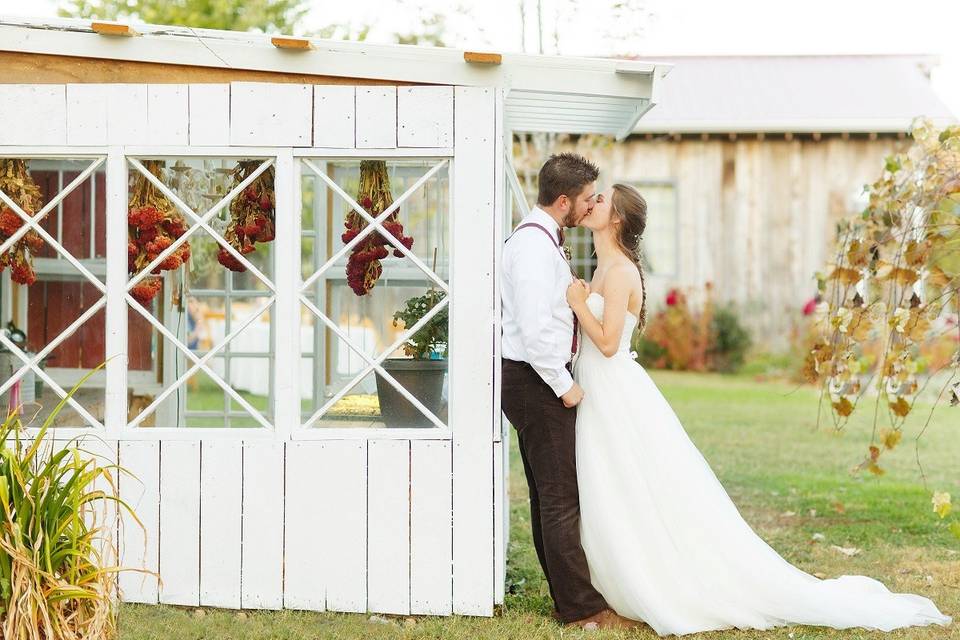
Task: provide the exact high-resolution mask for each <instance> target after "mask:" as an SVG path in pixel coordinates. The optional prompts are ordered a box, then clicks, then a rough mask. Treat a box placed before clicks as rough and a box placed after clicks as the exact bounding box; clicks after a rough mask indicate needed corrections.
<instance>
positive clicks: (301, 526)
mask: <svg viewBox="0 0 960 640" xmlns="http://www.w3.org/2000/svg"><path fill="white" fill-rule="evenodd" d="M324 446H325V444H324V443H321V442H289V443H287V445H286V488H285V491H286V496H285V497H286V502H285V504H284V576H283V606H284V607H285V608H287V609H308V610H312V611H323V610H325V609H326V591H325V590H326V584H327V580H328V576H327V574H326V573H325V571H324V561H325V558H324V556H325V553H324V550H325V549H328V547H325V546H323V544H322V539H323V538H322V536H323V531H324V529H325V528H327V527H329V525H330V520H329V513H330V512H328V511H327V510H326V509H321V508H320V503H321V495H322V493H321V492H322V490H323V488H324V486H325V485H324V480H325V478H326V474H325V471H324V469H323V467H322V466H321V465H322V462H323V455H324ZM354 506H356V505H354Z"/></svg>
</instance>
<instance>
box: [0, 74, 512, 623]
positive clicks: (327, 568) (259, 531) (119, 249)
mask: <svg viewBox="0 0 960 640" xmlns="http://www.w3.org/2000/svg"><path fill="white" fill-rule="evenodd" d="M5 72H9V70H7V71H5ZM7 79H9V78H8V77H7ZM88 79H89V78H88ZM141 80H142V78H141ZM294 93H295V94H296V95H295V96H294V97H295V98H297V99H291V98H290V96H291V94H294ZM230 95H232V96H233V97H232V100H231V99H230V98H229V96H230ZM188 97H189V98H190V99H189V100H188ZM161 103H162V105H164V108H153V109H151V108H148V107H149V105H150V104H154V105H161ZM374 103H375V105H376V106H375V108H374V107H373V106H371V105H373V104H374ZM111 104H114V105H115V106H113V107H111ZM334 104H336V105H340V106H338V107H334V106H332V105H334ZM231 107H232V108H231ZM4 109H5V110H7V111H8V112H10V113H12V114H14V116H15V117H16V118H17V120H18V122H20V123H21V126H19V127H17V128H16V130H11V129H8V130H5V131H4V132H0V154H4V155H16V154H26V155H31V154H32V155H35V156H41V157H42V156H43V155H44V154H45V153H47V152H49V153H50V154H69V153H71V152H77V153H87V154H90V153H94V154H100V155H105V156H106V158H107V159H106V163H107V173H106V176H107V177H106V184H105V185H101V186H102V187H103V189H102V191H103V192H105V193H107V196H106V197H107V204H106V208H107V220H106V222H105V224H106V225H107V226H108V228H110V227H111V223H112V224H113V227H112V228H115V229H120V232H119V233H115V234H108V238H107V245H108V246H107V249H106V251H107V272H108V274H107V280H106V287H107V321H106V325H107V326H106V327H105V328H104V327H102V326H101V327H100V331H101V332H104V331H105V332H106V334H107V335H106V345H107V346H106V349H107V353H108V357H110V356H114V355H120V356H121V357H117V358H111V359H110V360H109V361H108V363H107V371H106V381H107V382H106V384H107V389H106V403H107V413H106V419H105V426H104V427H103V428H99V427H98V428H89V429H83V428H79V429H70V428H65V429H60V430H57V431H56V433H54V434H53V435H54V439H55V442H54V445H53V446H56V447H63V446H65V442H66V440H67V439H68V438H70V437H72V436H73V435H77V434H80V433H83V434H89V435H84V436H83V437H84V448H85V449H87V450H89V451H90V455H98V456H101V457H102V458H101V459H102V461H104V462H109V463H114V462H119V464H120V465H122V466H123V467H124V468H125V469H127V470H128V471H129V472H130V473H132V474H133V476H135V477H131V476H130V475H127V474H122V475H121V476H120V478H119V488H120V493H121V496H122V498H123V499H124V500H126V501H127V502H128V503H129V504H130V505H131V506H132V507H133V508H134V509H135V511H136V513H137V514H138V516H139V518H140V520H141V521H142V522H143V528H142V529H141V528H140V527H139V526H137V525H136V524H135V523H134V522H133V521H132V519H131V518H130V517H128V516H126V515H124V514H121V517H120V519H119V522H117V526H116V528H115V529H113V528H112V527H108V529H110V531H111V532H112V534H113V535H115V536H116V540H117V541H118V553H119V556H120V562H121V563H122V564H123V565H124V566H128V567H142V568H145V569H148V570H150V571H153V572H159V574H160V576H161V579H162V582H158V581H157V579H156V578H155V577H153V576H151V575H143V574H137V573H132V572H129V573H123V574H122V575H121V576H120V578H119V580H120V586H121V588H122V590H123V596H122V597H123V600H125V601H127V602H142V603H169V604H177V605H189V606H198V605H206V606H215V607H227V608H263V609H280V608H288V609H309V610H318V611H323V610H330V611H348V612H366V611H371V612H380V613H391V614H436V615H447V614H452V613H459V614H468V615H492V614H493V610H494V606H495V605H496V604H498V603H502V601H503V587H502V581H503V565H502V563H503V558H504V555H505V546H506V541H505V533H504V531H503V522H504V518H503V515H502V514H499V515H498V514H497V513H496V512H497V510H504V509H506V508H507V506H506V502H505V499H504V496H505V493H504V487H505V485H506V482H505V477H504V474H505V469H506V467H505V464H504V460H503V455H504V453H503V447H502V445H501V443H500V442H499V430H498V429H497V428H495V425H499V422H498V420H495V414H496V416H497V418H499V411H497V410H495V408H494V404H493V400H494V397H496V396H495V393H494V384H495V379H494V357H493V356H494V353H493V344H494V337H495V336H494V331H495V327H496V324H495V321H494V312H495V309H496V305H495V300H494V294H495V287H494V275H495V273H494V264H493V259H494V251H495V242H496V241H495V234H496V221H497V220H498V219H499V217H500V216H499V214H498V213H497V208H498V207H500V206H502V204H501V203H500V202H499V198H500V196H499V192H498V185H500V184H502V183H501V182H500V180H499V178H498V172H500V171H502V170H503V165H502V161H501V158H502V154H500V153H498V151H499V150H500V149H501V148H502V147H501V146H500V145H501V140H500V135H499V132H500V127H501V124H500V120H499V118H500V113H501V109H502V94H501V93H500V92H499V91H498V90H495V89H491V88H482V87H481V88H476V87H433V86H430V87H403V88H399V89H398V88H394V87H384V88H382V89H380V88H377V89H372V88H365V89H360V88H358V89H356V91H354V90H353V88H352V87H320V86H318V87H309V86H294V87H291V86H290V85H277V84H274V83H256V84H251V83H239V84H232V85H229V84H189V85H187V84H182V85H168V84H167V85H160V84H120V85H108V84H107V85H90V84H84V85H79V84H66V85H65V86H64V85H49V84H46V85H42V86H34V85H33V84H29V85H23V84H20V85H3V84H0V110H4ZM276 109H280V110H281V111H282V113H283V116H284V117H281V118H277V117H273V118H271V115H272V114H274V110H276ZM120 116H123V117H120ZM314 118H316V119H317V121H316V125H319V126H314V124H315V123H314ZM331 121H333V122H337V123H339V124H338V127H331V126H329V124H330V122H331ZM385 122H387V123H390V127H389V130H387V129H386V128H385V125H384V123H385ZM145 144H149V145H152V146H150V147H149V148H148V150H147V151H144V150H143V149H144V147H142V146H141V147H139V148H140V149H141V151H140V153H141V154H142V153H147V154H148V155H149V154H160V153H167V152H168V153H170V154H172V155H177V154H178V153H185V152H187V151H191V150H193V151H194V152H196V153H202V152H205V151H206V150H210V152H211V153H215V154H217V155H220V154H228V155H229V154H231V153H235V154H236V155H239V156H240V157H242V154H244V153H246V150H247V149H251V148H254V149H258V151H257V153H264V154H265V155H275V157H276V159H277V160H276V166H277V174H276V175H277V185H278V187H277V194H278V196H277V220H278V223H277V230H278V241H282V240H283V238H284V237H286V238H287V239H288V240H289V242H290V243H291V245H296V246H298V247H299V237H298V236H297V235H296V234H295V233H293V229H294V228H295V226H294V223H293V222H291V219H292V218H293V217H294V213H293V212H294V211H296V209H294V206H295V205H294V203H295V202H298V201H297V199H296V198H295V197H294V194H295V193H296V192H297V187H295V185H296V184H297V178H295V176H298V175H299V172H298V171H297V172H295V167H296V166H298V165H295V162H299V161H298V160H295V158H294V153H297V152H300V153H303V154H306V155H310V154H312V153H317V154H318V155H324V154H331V153H332V154H335V155H336V154H341V155H343V156H347V157H365V156H367V155H373V156H376V157H399V158H402V157H404V156H406V155H410V156H417V155H418V154H419V155H421V156H428V157H430V156H434V155H438V156H442V157H447V158H450V160H451V162H452V164H451V167H452V173H451V182H452V185H453V190H454V194H455V196H454V198H455V199H454V200H453V210H452V211H451V214H450V215H451V228H452V231H451V234H452V243H453V244H455V245H456V246H457V251H456V252H455V253H452V266H451V280H450V282H451V302H450V318H451V326H450V334H451V355H450V372H451V374H450V375H451V384H450V398H451V399H450V420H449V427H450V428H449V429H447V430H439V429H438V430H432V429H430V430H428V429H424V430H422V431H423V434H422V435H420V434H419V433H418V434H396V433H390V432H391V431H395V430H389V429H377V430H375V429H370V430H366V431H376V432H377V433H364V434H354V433H351V434H343V433H340V434H338V435H331V434H330V433H329V432H325V431H324V430H323V429H322V428H313V429H305V428H301V427H300V417H299V412H298V411H297V410H296V409H293V410H290V409H289V407H298V406H299V402H298V399H297V397H296V395H293V396H290V395H289V394H290V393H293V394H296V390H297V389H298V388H299V383H298V381H296V380H292V381H291V380H286V381H285V382H284V384H282V385H281V384H278V394H279V395H278V397H279V398H280V399H279V400H278V401H277V404H276V407H275V415H276V424H275V425H274V431H273V432H271V431H270V430H267V429H243V430H213V431H218V432H217V433H200V432H199V431H197V430H191V429H185V428H181V429H172V428H160V427H157V428H149V429H144V428H131V427H128V426H127V411H126V402H127V399H126V389H125V387H126V377H125V376H126V371H127V368H126V367H127V366H128V365H129V364H131V362H130V358H131V356H132V355H134V354H130V353H123V352H124V350H125V349H126V344H127V341H126V331H127V330H129V329H130V327H129V326H128V324H129V323H128V314H127V308H126V303H125V302H124V299H123V296H122V295H120V293H121V292H122V291H123V290H124V288H125V287H126V257H125V255H126V253H125V246H124V243H125V237H126V236H125V233H124V232H123V228H124V221H125V220H126V215H127V214H126V205H127V193H126V183H127V180H126V176H127V173H126V172H127V167H126V164H127V160H126V158H125V157H124V154H125V152H126V150H127V149H128V147H127V145H145ZM170 145H174V146H170ZM210 145H216V146H210ZM199 146H202V147H204V149H202V150H197V149H195V147H199ZM295 147H301V148H303V149H306V150H305V151H304V150H302V149H301V150H300V151H298V150H296V149H295ZM362 147H367V148H362ZM283 185H286V187H287V188H286V189H285V188H284V186H283ZM285 214H286V216H285ZM284 234H285V235H284ZM483 238H486V241H485V242H484V241H480V240H481V239H483ZM290 255H294V253H293V252H291V253H290ZM111 265H113V267H118V268H112V267H111ZM277 269H278V273H281V272H282V273H285V274H288V275H289V274H293V273H298V272H299V269H297V265H296V263H295V260H293V259H286V260H283V261H282V265H281V261H280V260H278V263H277ZM281 277H282V276H281V275H278V276H277V280H278V282H279V281H280V280H281ZM295 278H296V277H295V276H292V275H291V281H293V280H295ZM296 282H297V283H298V282H299V281H296ZM280 289H281V293H280V294H279V295H278V302H277V305H278V312H277V322H278V323H280V324H284V323H285V322H288V321H289V322H292V323H294V324H295V325H296V324H298V323H299V316H298V315H297V313H296V311H294V310H293V309H298V308H299V303H298V301H297V300H296V298H295V296H294V295H293V293H292V292H293V290H294V287H293V286H287V287H285V288H284V287H281V288H280ZM484 292H485V293H484ZM281 298H282V300H281ZM291 333H296V330H295V329H291ZM484 333H485V334H486V335H487V339H486V340H478V339H477V336H478V335H483V334H484ZM457 345H461V347H459V348H458V346H457ZM277 353H278V362H279V360H280V359H281V358H286V359H287V361H289V360H290V359H291V358H298V357H299V351H298V350H297V349H296V345H294V347H292V348H288V346H285V344H284V343H283V342H280V343H278V346H277ZM278 368H280V365H278ZM295 369H296V367H292V368H291V370H295ZM289 377H290V376H285V379H286V378H289ZM284 393H287V394H288V395H287V396H283V394H284ZM283 398H286V399H287V400H288V402H283ZM291 398H292V399H291ZM193 431H197V432H196V433H193ZM241 431H242V433H241ZM495 491H496V492H498V493H497V494H496V495H495ZM498 580H499V581H500V585H497V584H495V583H496V581H498Z"/></svg>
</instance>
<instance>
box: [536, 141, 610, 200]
mask: <svg viewBox="0 0 960 640" xmlns="http://www.w3.org/2000/svg"><path fill="white" fill-rule="evenodd" d="M598 175H600V169H598V168H597V165H595V164H593V163H592V162H590V161H589V160H587V159H586V158H584V157H583V156H581V155H580V154H577V153H570V152H567V153H555V154H553V155H552V156H550V159H549V160H547V161H546V162H544V163H543V166H542V167H540V176H539V179H538V182H539V185H540V191H539V193H538V194H537V204H538V205H540V206H544V207H545V206H549V205H551V204H553V203H554V202H556V200H557V198H559V197H560V196H562V195H566V196H567V197H568V198H570V199H571V200H573V199H574V198H576V197H577V196H578V195H580V192H581V191H583V188H584V187H585V186H586V185H588V184H590V183H591V182H593V181H594V180H596V179H597V176H598Z"/></svg>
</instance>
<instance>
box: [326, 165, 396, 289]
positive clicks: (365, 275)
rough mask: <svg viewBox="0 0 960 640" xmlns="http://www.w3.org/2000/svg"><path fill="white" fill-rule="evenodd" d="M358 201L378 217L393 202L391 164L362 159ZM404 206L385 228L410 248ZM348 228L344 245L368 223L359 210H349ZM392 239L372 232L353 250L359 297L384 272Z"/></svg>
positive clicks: (350, 270)
mask: <svg viewBox="0 0 960 640" xmlns="http://www.w3.org/2000/svg"><path fill="white" fill-rule="evenodd" d="M357 203H358V204H359V205H360V206H362V207H363V208H364V209H365V210H366V212H367V213H369V214H370V215H371V216H373V217H377V216H378V215H380V214H381V213H383V212H384V211H385V210H386V209H387V208H388V207H389V206H390V205H391V204H393V195H392V194H391V193H390V176H389V174H388V173H387V163H386V161H384V160H363V161H361V162H360V186H359V187H358V188H357ZM399 215H400V208H399V207H398V208H397V209H396V210H395V211H393V212H392V213H391V214H390V215H389V216H387V219H386V220H384V221H383V223H382V225H383V228H384V229H386V230H387V231H389V232H390V233H392V234H393V235H394V236H395V237H396V238H397V240H399V241H400V243H401V244H402V245H403V246H404V247H406V248H407V249H410V248H411V247H413V238H412V237H409V236H404V235H403V225H402V224H400V219H399ZM343 224H344V226H345V227H346V231H344V233H343V235H342V236H341V239H342V240H343V243H344V244H347V243H348V242H350V241H351V240H353V239H354V238H356V237H357V235H359V234H360V232H361V231H363V229H364V228H365V227H366V226H367V224H368V222H367V221H366V219H365V218H364V217H363V216H361V215H360V214H359V213H358V212H357V211H356V210H355V209H351V210H350V211H349V212H347V215H346V217H345V218H344V221H343ZM390 246H391V245H390V241H389V240H388V239H387V237H386V236H384V235H383V234H382V233H380V232H377V231H375V232H373V233H370V234H368V235H367V236H366V237H365V238H364V239H363V240H361V241H360V242H358V243H357V245H356V246H355V247H354V248H353V250H352V251H351V252H350V257H349V258H348V259H347V284H349V285H350V288H351V289H353V292H354V293H355V294H357V295H358V296H362V295H366V294H367V293H369V292H370V290H371V289H373V287H374V285H375V284H376V283H377V280H378V279H379V278H380V275H381V274H382V273H383V265H382V264H381V263H380V261H381V260H383V259H384V258H386V257H387V256H388V255H390V250H389V248H388V247H390ZM393 255H395V256H396V257H398V258H399V257H401V256H403V252H402V251H400V249H397V248H394V250H393Z"/></svg>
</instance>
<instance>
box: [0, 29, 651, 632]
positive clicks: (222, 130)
mask: <svg viewBox="0 0 960 640" xmlns="http://www.w3.org/2000/svg"><path fill="white" fill-rule="evenodd" d="M669 68H670V65H665V64H652V63H645V62H639V61H625V60H614V59H589V58H563V57H546V56H544V57H536V56H525V55H510V54H504V55H502V56H501V55H499V54H492V53H475V52H464V51H459V50H453V49H437V48H425V47H415V46H400V45H390V46H379V45H371V44H365V43H351V42H338V41H337V42H335V41H321V40H305V39H299V38H279V37H274V38H271V37H270V36H265V35H262V34H248V33H235V32H225V31H208V30H201V29H186V28H179V27H167V26H154V25H134V26H132V27H131V26H127V25H122V24H116V23H90V22H86V21H74V20H63V21H49V20H48V21H32V20H15V19H0V113H2V114H3V116H4V126H3V127H0V265H2V266H3V267H4V268H3V270H2V272H0V324H2V331H0V405H2V406H3V408H4V410H6V409H7V407H9V406H19V405H22V406H23V407H24V413H25V414H29V415H36V417H35V418H34V423H33V424H39V423H40V422H42V421H43V420H44V419H46V418H47V417H48V416H50V414H51V411H52V410H53V408H54V407H55V405H56V404H57V403H58V402H59V401H60V399H61V398H63V397H65V395H66V394H67V392H68V391H69V390H70V389H71V387H73V386H74V385H75V384H76V383H77V382H78V381H80V379H81V378H82V377H83V376H84V375H86V374H87V373H88V372H90V371H91V370H93V369H96V368H97V367H98V366H99V365H100V364H101V363H103V362H106V364H105V366H104V367H103V368H101V369H99V370H97V371H95V372H94V373H93V374H92V375H91V376H90V377H89V378H88V379H87V380H86V381H85V382H84V383H83V384H82V385H81V386H80V388H79V390H78V391H77V392H76V394H75V395H73V397H71V398H70V399H69V401H68V403H67V405H66V406H65V407H64V409H63V410H62V411H61V412H60V413H59V414H58V415H56V416H55V417H54V418H53V421H54V424H55V425H56V429H55V433H54V437H55V439H56V440H57V441H58V442H60V443H61V446H62V443H63V442H65V441H66V440H68V439H69V438H72V437H74V436H76V435H78V434H82V435H84V437H85V440H86V444H87V447H89V448H93V449H96V450H97V451H99V452H100V453H102V454H103V455H105V456H107V457H109V458H110V459H111V460H119V463H120V464H121V465H123V466H124V467H126V468H128V469H129V470H131V471H132V472H133V473H134V474H135V475H136V476H137V479H136V480H134V479H132V478H129V477H126V476H123V477H121V479H120V492H121V496H122V497H123V498H124V499H126V500H127V501H128V502H130V503H131V505H132V506H133V507H134V508H135V510H136V512H137V514H138V515H139V517H140V519H141V520H142V521H143V523H144V525H145V530H146V535H144V531H143V530H141V529H140V528H139V527H136V526H132V523H129V522H124V521H123V519H120V521H119V522H117V528H116V532H117V543H118V552H119V554H120V556H121V557H120V562H121V563H122V564H123V565H125V566H133V567H145V568H147V569H150V570H151V571H154V572H158V573H159V575H160V577H161V579H162V582H158V581H157V580H156V579H155V578H154V577H150V576H146V577H145V576H144V575H142V574H137V573H133V572H129V573H124V574H123V575H121V577H120V586H121V589H122V595H123V599H124V600H125V601H128V602H141V603H171V604H179V605H203V606H214V607H226V608H235V609H240V608H244V609H246V608H251V609H255V608H263V609H280V608H289V609H309V610H332V611H355V612H365V611H371V612H382V613H397V614H437V615H446V614H451V613H459V614H471V615H492V613H493V611H494V607H495V605H497V604H498V603H502V602H503V597H504V571H505V548H506V542H507V531H508V527H507V514H508V503H507V495H506V490H505V486H506V477H505V476H506V470H507V460H506V457H507V456H506V455H505V451H506V450H507V442H508V436H509V430H508V429H507V428H506V427H507V425H506V424H505V422H504V421H503V420H502V418H501V413H500V409H499V406H500V397H499V380H498V378H499V353H498V345H499V336H500V328H499V316H500V313H499V295H498V287H497V260H498V257H499V252H500V247H501V244H502V239H503V237H504V236H505V232H507V231H509V229H508V228H507V227H508V226H509V223H508V221H509V212H510V211H511V209H512V207H513V206H517V207H519V208H520V210H523V207H525V204H524V203H523V202H522V201H515V200H516V199H515V198H514V195H513V194H517V193H519V184H518V183H517V180H516V176H515V174H514V173H513V170H512V165H511V162H510V150H511V147H512V145H511V140H512V132H514V131H556V132H570V133H604V134H611V135H615V136H618V137H621V138H622V137H624V136H626V135H627V134H628V133H629V132H630V131H632V130H633V127H634V125H635V124H636V122H637V120H638V119H639V118H640V117H641V116H642V115H643V114H644V113H645V112H646V111H648V110H649V109H650V108H651V107H652V106H653V105H654V104H655V103H656V100H657V98H656V96H657V94H658V87H659V84H660V83H661V82H662V79H663V77H664V76H665V74H666V73H667V71H668V70H669Z"/></svg>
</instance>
